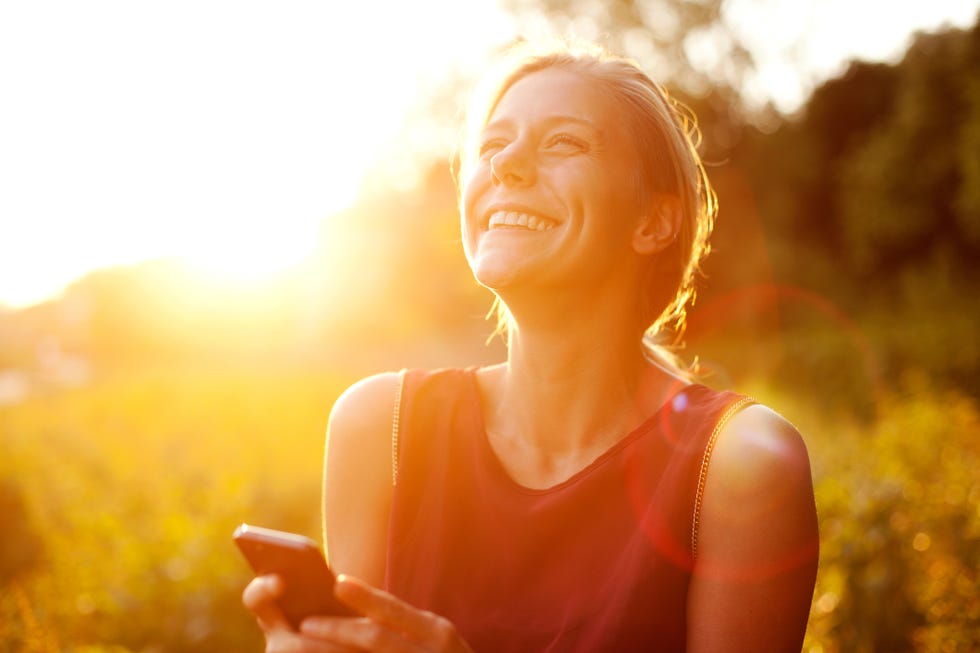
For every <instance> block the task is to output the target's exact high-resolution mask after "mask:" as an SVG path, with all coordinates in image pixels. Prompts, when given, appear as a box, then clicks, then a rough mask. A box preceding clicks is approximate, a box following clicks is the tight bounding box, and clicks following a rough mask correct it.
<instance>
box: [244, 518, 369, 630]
mask: <svg viewBox="0 0 980 653" xmlns="http://www.w3.org/2000/svg"><path fill="white" fill-rule="evenodd" d="M233 538H234V540H235V544H237V545H238V548H239V550H240V551H241V552H242V554H243V555H244V556H245V559H246V560H248V563H249V565H251V567H252V570H253V571H254V572H255V574H256V575H258V576H262V575H266V574H277V575H279V577H280V578H282V580H283V584H284V585H285V589H284V591H283V593H282V596H280V597H279V599H278V600H277V602H278V603H279V607H280V608H281V609H282V612H283V614H284V615H285V617H286V619H287V620H289V623H290V624H292V626H293V628H295V629H299V624H300V622H301V621H303V619H305V618H306V617H311V616H314V615H333V616H351V617H353V616H358V615H357V613H356V612H354V611H353V610H352V609H351V608H349V607H347V606H346V605H344V604H343V603H341V602H340V601H339V600H338V599H337V598H336V597H335V596H334V594H333V585H334V582H335V580H336V578H335V576H334V574H333V571H331V570H330V567H329V566H327V560H326V558H324V556H323V552H322V551H321V550H320V547H319V546H318V545H317V543H316V542H314V541H313V540H311V539H310V538H308V537H305V536H303V535H297V534H296V533H287V532H286V531H277V530H273V529H271V528H262V527H260V526H252V525H250V524H242V525H241V526H239V527H238V528H236V529H235V534H234V535H233Z"/></svg>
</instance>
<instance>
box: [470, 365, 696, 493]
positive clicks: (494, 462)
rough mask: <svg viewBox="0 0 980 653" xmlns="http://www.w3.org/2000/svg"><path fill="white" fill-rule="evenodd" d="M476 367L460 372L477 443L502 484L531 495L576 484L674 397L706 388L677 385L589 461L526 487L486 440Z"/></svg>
mask: <svg viewBox="0 0 980 653" xmlns="http://www.w3.org/2000/svg"><path fill="white" fill-rule="evenodd" d="M478 369H479V368H478V367H469V368H466V369H465V370H463V372H464V375H465V377H466V379H467V383H466V388H467V393H468V395H469V396H468V397H467V401H469V402H473V404H474V405H475V406H476V410H474V411H471V412H472V415H473V426H474V428H475V431H476V434H477V439H478V440H479V442H478V446H479V447H480V449H481V450H482V453H483V455H484V456H485V457H486V459H487V460H489V461H490V465H491V467H492V470H491V471H492V473H493V474H494V475H495V476H497V477H498V478H499V479H500V480H501V481H502V482H503V484H504V485H507V486H510V487H511V488H512V489H513V490H515V491H517V492H520V493H522V494H529V495H535V496H543V495H547V494H552V493H555V492H559V491H561V490H563V489H564V488H566V487H570V486H572V485H575V484H577V483H578V482H579V481H580V480H582V479H584V478H586V477H587V476H589V475H590V474H592V473H593V472H594V471H596V470H597V469H599V468H601V467H602V466H603V465H604V464H605V463H606V462H608V461H609V460H612V459H613V457H614V456H615V455H616V454H617V453H618V452H620V451H621V450H623V449H624V448H626V447H627V446H629V445H630V444H632V443H633V442H635V441H636V440H638V439H640V438H641V437H643V436H644V435H646V434H647V433H650V432H652V431H655V430H657V428H658V427H659V426H660V423H661V422H663V420H664V419H665V415H664V411H665V410H668V414H670V413H673V412H675V411H676V410H678V407H677V401H678V399H679V398H680V397H681V396H682V395H685V394H689V393H690V392H691V391H692V390H695V391H700V389H704V388H706V386H704V385H702V384H700V383H688V384H686V385H681V386H679V387H678V388H677V390H676V391H675V392H672V393H671V394H670V395H668V396H667V398H666V399H665V400H664V401H663V403H662V404H660V406H659V407H658V408H657V409H656V410H655V411H653V414H651V415H650V416H649V417H647V418H646V419H645V420H643V422H641V423H640V424H639V425H638V426H637V427H636V428H634V429H633V430H632V431H630V432H629V433H627V434H626V435H624V436H623V437H622V438H620V439H619V440H617V441H616V442H614V443H613V444H611V445H610V446H609V447H608V448H606V449H605V450H604V451H603V452H602V453H600V454H599V455H598V456H596V457H595V458H594V459H593V460H592V461H591V462H589V463H588V464H586V465H585V466H583V467H582V468H581V469H579V470H577V471H576V472H574V473H573V474H572V475H570V476H569V477H568V478H565V479H563V480H561V481H559V482H557V483H555V484H554V485H549V486H547V487H543V488H536V487H529V486H527V485H524V484H522V483H519V482H518V481H517V480H515V479H514V478H513V477H512V476H511V475H510V473H509V472H508V471H507V468H506V467H504V464H503V462H502V461H501V460H500V458H499V457H498V456H497V452H495V451H494V450H493V446H492V445H491V444H490V435H489V434H488V433H487V428H486V419H485V417H484V413H483V411H484V403H483V395H482V393H481V392H480V384H479V381H478V380H477V371H478Z"/></svg>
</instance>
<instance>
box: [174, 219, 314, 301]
mask: <svg viewBox="0 0 980 653" xmlns="http://www.w3.org/2000/svg"><path fill="white" fill-rule="evenodd" d="M212 231H213V232H214V233H212V234H210V235H209V237H206V238H200V239H198V242H197V244H196V245H194V246H192V247H189V248H188V249H189V250H190V251H188V252H187V253H185V254H183V255H182V256H181V257H180V258H181V260H183V261H184V262H185V263H186V264H187V265H188V266H189V267H190V268H191V269H193V270H195V271H196V272H198V273H200V274H203V275H205V276H207V277H209V278H210V279H212V280H214V281H219V282H228V283H233V284H236V285H237V284H256V283H262V282H265V281H271V280H274V279H276V278H278V277H280V276H282V275H283V274H285V273H287V272H289V271H291V270H293V269H295V268H297V267H299V266H300V265H301V264H302V263H303V262H304V261H306V260H308V259H309V258H310V257H311V256H312V255H313V254H314V252H315V251H316V248H317V243H318V240H319V225H318V224H316V223H315V222H314V223H308V224H302V223H299V224H298V223H296V222H291V223H287V224H279V225H275V224H265V225H261V224H256V225H254V226H250V227H249V226H246V227H242V226H240V225H225V226H224V227H221V228H216V229H212Z"/></svg>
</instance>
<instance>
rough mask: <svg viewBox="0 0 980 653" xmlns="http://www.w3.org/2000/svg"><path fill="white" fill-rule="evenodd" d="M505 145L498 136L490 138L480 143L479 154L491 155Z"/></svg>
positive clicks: (483, 155) (482, 155)
mask: <svg viewBox="0 0 980 653" xmlns="http://www.w3.org/2000/svg"><path fill="white" fill-rule="evenodd" d="M505 146H506V143H505V142H504V141H503V140H501V139H499V138H492V139H489V140H486V141H483V142H482V143H480V156H481V157H485V156H488V155H489V156H493V155H494V154H496V153H497V152H499V151H500V150H502V149H503V148H504V147H505Z"/></svg>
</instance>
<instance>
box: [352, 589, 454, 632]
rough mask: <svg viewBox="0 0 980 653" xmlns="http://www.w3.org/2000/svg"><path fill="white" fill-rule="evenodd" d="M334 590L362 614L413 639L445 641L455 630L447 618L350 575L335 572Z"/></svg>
mask: <svg viewBox="0 0 980 653" xmlns="http://www.w3.org/2000/svg"><path fill="white" fill-rule="evenodd" d="M334 594H336V596H337V598H339V599H340V600H341V601H343V602H344V603H346V604H347V605H349V606H351V607H352V608H354V609H355V610H357V611H358V612H360V613H361V614H363V615H365V616H367V617H370V618H371V619H372V620H374V621H376V622H378V623H380V624H383V625H386V626H389V627H391V628H394V629H395V630H398V631H401V632H403V633H405V634H406V635H408V636H409V637H410V638H411V639H414V640H416V641H420V642H427V643H436V644H444V643H445V642H447V641H449V640H450V639H452V636H453V635H454V633H455V629H454V628H453V626H452V624H451V623H450V622H449V621H447V620H446V619H443V618H442V617H439V616H438V615H435V614H433V613H431V612H427V611H425V610H419V609H418V608H416V607H414V606H412V605H410V604H408V603H406V602H404V601H402V600H401V599H399V598H397V597H396V596H394V595H392V594H389V593H388V592H385V591H382V590H379V589H377V588H375V587H372V586H370V585H368V584H367V583H365V582H364V581H362V580H360V579H357V578H354V577H352V576H346V575H340V576H338V577H337V584H336V586H335V587H334Z"/></svg>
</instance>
